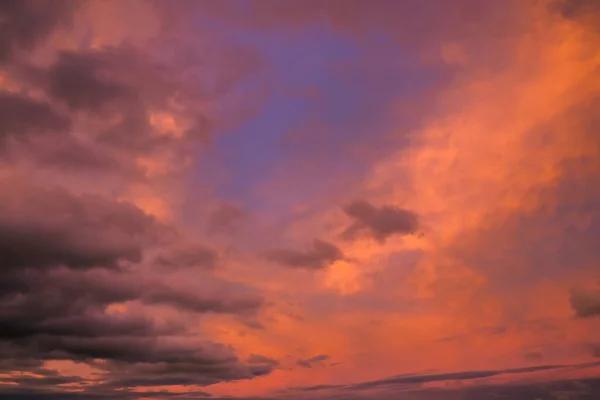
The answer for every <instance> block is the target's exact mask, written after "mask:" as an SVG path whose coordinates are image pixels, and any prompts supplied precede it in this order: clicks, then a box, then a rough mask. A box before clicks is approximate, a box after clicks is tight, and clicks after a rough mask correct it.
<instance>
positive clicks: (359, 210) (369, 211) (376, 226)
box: [342, 200, 419, 241]
mask: <svg viewBox="0 0 600 400" xmlns="http://www.w3.org/2000/svg"><path fill="white" fill-rule="evenodd" d="M343 211H344V213H346V215H347V216H348V217H350V218H352V219H353V220H354V223H353V224H352V225H351V226H350V227H348V228H347V229H346V230H345V231H344V233H343V235H342V236H343V237H344V238H346V239H354V238H356V237H357V236H359V235H370V236H372V237H373V238H375V239H376V240H378V241H384V240H385V239H387V238H388V237H390V236H392V235H408V234H413V233H416V231H417V229H418V227H419V223H418V218H417V215H416V214H415V213H413V212H412V211H408V210H404V209H402V208H399V207H396V206H381V207H376V206H374V205H372V204H371V203H369V202H368V201H366V200H357V201H354V202H352V203H350V204H347V205H346V206H344V208H343Z"/></svg>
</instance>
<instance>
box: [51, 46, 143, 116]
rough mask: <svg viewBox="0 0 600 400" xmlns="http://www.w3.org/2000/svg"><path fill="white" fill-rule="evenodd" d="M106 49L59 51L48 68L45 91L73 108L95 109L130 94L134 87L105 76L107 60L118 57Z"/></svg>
mask: <svg viewBox="0 0 600 400" xmlns="http://www.w3.org/2000/svg"><path fill="white" fill-rule="evenodd" d="M110 56H113V54H112V53H111V52H108V51H96V52H89V53H74V52H71V53H68V52H63V53H61V54H59V57H58V60H57V61H56V63H55V64H54V65H52V67H50V69H49V70H48V71H47V74H48V82H49V88H48V92H49V93H50V95H52V96H53V97H54V98H55V99H59V100H62V101H64V102H65V103H66V104H67V105H68V106H69V107H70V108H72V109H74V110H86V111H98V110H101V109H102V107H103V106H104V105H106V104H107V103H109V102H111V101H113V100H116V99H118V98H124V97H128V96H132V95H133V88H131V87H129V86H126V85H125V84H120V83H118V82H116V81H114V80H110V79H109V78H106V75H107V72H110V71H111V68H110V63H109V61H112V60H113V59H118V58H117V57H110Z"/></svg>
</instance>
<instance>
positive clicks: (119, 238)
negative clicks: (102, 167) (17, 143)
mask: <svg viewBox="0 0 600 400" xmlns="http://www.w3.org/2000/svg"><path fill="white" fill-rule="evenodd" d="M0 187H2V191H3V193H5V195H4V196H2V198H1V199H0V237H1V238H2V240H1V244H0V252H2V254H3V260H4V262H3V264H2V269H3V270H4V271H14V270H16V269H24V268H41V269H43V268H49V267H56V266H66V267H68V268H73V269H82V268H91V267H94V266H103V267H111V266H113V267H114V266H116V265H117V263H118V262H119V261H122V260H126V261H131V262H139V261H140V260H141V256H142V249H143V248H144V247H145V246H148V245H151V244H152V243H158V242H159V241H160V239H161V236H163V240H164V239H166V237H167V235H168V231H167V230H166V229H163V228H165V227H161V225H160V224H159V223H158V222H157V221H156V220H155V219H154V218H152V217H151V216H149V215H147V214H145V213H144V212H143V211H141V210H140V209H139V208H137V207H135V206H134V205H132V204H128V203H125V202H117V201H112V200H109V199H106V198H103V197H101V196H97V195H74V194H72V193H70V192H67V191H66V190H63V189H60V188H42V187H35V186H30V185H27V184H20V183H18V182H15V181H10V182H0Z"/></svg>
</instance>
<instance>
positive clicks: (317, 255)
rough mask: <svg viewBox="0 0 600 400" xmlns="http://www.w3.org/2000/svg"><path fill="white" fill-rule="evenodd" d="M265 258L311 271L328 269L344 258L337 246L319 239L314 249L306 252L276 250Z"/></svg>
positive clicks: (314, 242) (268, 253) (315, 242)
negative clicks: (331, 264)
mask: <svg viewBox="0 0 600 400" xmlns="http://www.w3.org/2000/svg"><path fill="white" fill-rule="evenodd" d="M265 256H266V257H267V258H268V259H269V260H271V261H274V262H276V263H279V264H282V265H286V266H288V267H292V268H305V269H309V270H318V269H323V268H326V267H327V266H328V265H329V264H330V263H332V262H334V261H337V260H341V259H343V258H344V255H343V253H342V251H341V250H340V249H339V248H338V247H337V246H335V245H333V244H331V243H328V242H325V241H323V240H319V239H315V240H314V241H313V243H312V248H311V249H309V250H306V251H299V250H287V249H275V250H271V251H268V252H267V253H266V254H265Z"/></svg>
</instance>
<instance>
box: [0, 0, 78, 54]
mask: <svg viewBox="0 0 600 400" xmlns="http://www.w3.org/2000/svg"><path fill="white" fill-rule="evenodd" d="M77 3H78V2H76V1H71V0H57V1H51V0H41V1H40V0H23V1H20V0H4V1H2V2H1V3H0V20H2V24H1V25H0V63H2V62H6V61H7V60H8V59H9V58H11V57H13V56H14V55H15V53H18V52H19V51H28V50H31V49H33V47H35V46H36V45H37V44H38V43H39V42H40V41H42V40H44V39H46V38H47V37H48V36H49V35H50V34H51V33H52V32H53V31H54V29H55V28H56V27H58V26H60V25H63V24H66V23H68V22H69V21H70V19H71V18H72V15H73V11H74V10H75V8H76V6H77Z"/></svg>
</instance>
